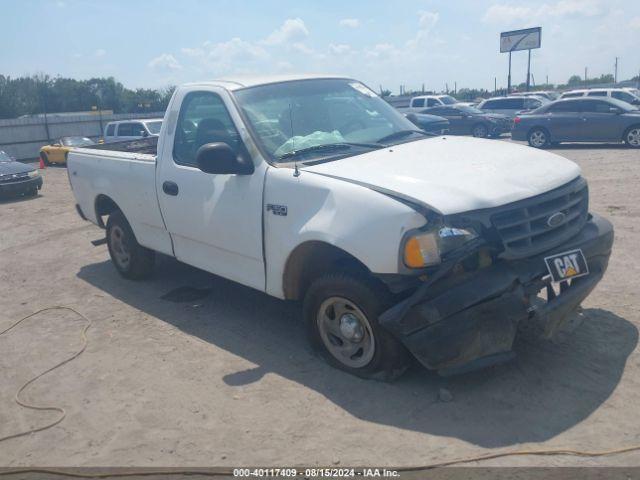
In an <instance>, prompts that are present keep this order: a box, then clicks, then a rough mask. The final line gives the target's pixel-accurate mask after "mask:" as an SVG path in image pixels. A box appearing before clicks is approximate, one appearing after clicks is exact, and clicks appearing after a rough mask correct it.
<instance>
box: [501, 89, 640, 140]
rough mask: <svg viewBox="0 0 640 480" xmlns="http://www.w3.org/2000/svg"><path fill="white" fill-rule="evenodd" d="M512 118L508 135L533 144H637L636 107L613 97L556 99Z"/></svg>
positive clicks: (639, 115)
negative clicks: (512, 123) (512, 124)
mask: <svg viewBox="0 0 640 480" xmlns="http://www.w3.org/2000/svg"><path fill="white" fill-rule="evenodd" d="M513 122H514V126H513V131H512V132H511V138H513V139H514V140H527V141H528V142H529V145H531V146H532V147H536V148H544V147H547V146H549V145H552V144H558V143H560V142H625V143H626V144H627V145H629V146H630V147H633V148H640V110H638V109H637V108H635V107H634V106H633V105H630V104H629V103H626V102H622V101H620V100H616V99H614V98H598V99H595V98H586V97H581V98H568V99H563V100H557V101H555V102H553V103H550V104H548V105H544V106H543V107H540V108H538V109H537V110H534V111H533V112H531V113H527V114H523V115H519V116H517V117H516V118H515V119H514V121H513Z"/></svg>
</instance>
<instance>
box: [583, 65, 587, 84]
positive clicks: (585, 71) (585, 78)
mask: <svg viewBox="0 0 640 480" xmlns="http://www.w3.org/2000/svg"><path fill="white" fill-rule="evenodd" d="M584 83H585V85H586V83H587V67H584Z"/></svg>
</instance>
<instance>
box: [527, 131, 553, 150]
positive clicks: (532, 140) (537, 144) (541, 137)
mask: <svg viewBox="0 0 640 480" xmlns="http://www.w3.org/2000/svg"><path fill="white" fill-rule="evenodd" d="M527 139H528V141H529V145H531V146H532V147H534V148H545V147H547V146H548V145H549V133H548V132H547V131H546V130H545V129H544V128H534V129H533V130H531V131H530V132H529V136H528V138H527Z"/></svg>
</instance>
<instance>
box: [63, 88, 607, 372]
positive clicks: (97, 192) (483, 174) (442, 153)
mask: <svg viewBox="0 0 640 480" xmlns="http://www.w3.org/2000/svg"><path fill="white" fill-rule="evenodd" d="M155 141H157V146H156V145H155V143H154V142H155ZM145 142H146V143H145ZM124 145H126V148H125V147H124ZM110 148H119V149H122V150H125V151H114V150H109V149H110ZM145 151H146V152H147V153H140V152H145ZM68 170H69V178H70V182H71V186H72V189H73V193H74V195H75V197H76V200H77V209H78V212H79V214H80V215H81V216H82V217H83V218H84V219H87V220H89V221H91V222H93V223H95V224H97V225H99V226H100V227H103V228H106V241H107V244H108V247H109V253H110V255H111V258H112V261H113V263H114V265H115V267H116V269H117V270H118V272H120V274H121V275H122V276H123V277H125V278H128V279H139V278H142V277H145V276H147V275H149V274H150V273H151V270H152V267H153V263H154V253H155V252H162V253H163V254H166V255H171V256H173V257H175V258H177V259H178V260H179V261H182V262H185V263H188V264H191V265H194V266H196V267H199V268H201V269H204V270H207V271H209V272H212V273H214V274H216V275H220V276H222V277H226V278H228V279H231V280H234V281H236V282H239V283H241V284H244V285H248V286H250V287H253V288H255V289H258V290H261V291H263V292H266V293H267V294H269V295H273V296H275V297H279V298H282V299H287V300H301V301H303V315H304V321H305V323H306V325H307V326H308V331H309V335H310V339H311V341H312V343H313V344H314V346H316V347H317V348H318V349H319V351H320V352H322V354H323V355H324V356H325V357H326V359H327V360H328V361H329V362H330V363H331V364H333V365H334V366H336V367H338V368H341V369H343V370H346V371H348V372H351V373H354V374H356V375H360V376H363V377H369V378H371V377H376V378H393V377H394V376H397V375H398V374H400V373H401V372H402V371H403V370H404V369H405V367H406V365H407V364H408V362H409V361H410V359H411V357H412V356H413V357H415V358H417V359H418V360H419V361H420V363H422V364H423V365H424V366H426V367H428V368H430V369H435V370H438V371H439V372H440V373H442V374H453V373H457V372H461V371H468V370H471V369H475V368H480V367H483V366H486V365H491V364H495V363H498V362H503V361H506V360H508V359H510V358H512V357H513V355H514V353H513V351H512V345H513V341H514V338H515V336H516V333H517V331H518V329H517V327H518V325H519V324H524V323H527V322H534V321H535V322H538V323H541V324H542V325H544V326H545V330H544V332H545V333H546V334H547V335H548V336H552V335H554V334H555V333H556V332H557V331H558V330H560V329H562V327H563V324H564V323H565V321H566V319H567V318H568V316H569V315H570V314H571V313H572V312H573V311H574V310H575V309H576V308H577V307H578V306H579V304H580V302H581V301H582V300H583V299H584V298H585V297H586V296H587V295H588V294H589V293H590V292H591V290H592V289H593V288H594V286H595V285H596V284H597V283H598V281H599V280H600V279H601V278H602V275H603V274H604V272H605V269H606V267H607V263H608V259H609V255H610V253H611V247H612V244H613V229H612V226H611V224H610V223H609V222H608V221H606V220H605V219H603V218H601V217H599V216H597V215H595V214H590V213H589V212H588V189H587V184H586V181H585V180H584V179H583V178H582V177H581V175H580V169H579V168H578V167H577V166H576V165H575V164H574V163H572V162H570V161H568V160H566V159H564V158H562V157H559V156H557V155H554V154H551V153H549V152H543V151H539V150H534V149H531V148H528V147H524V146H519V145H515V144H510V143H506V142H496V141H491V140H479V139H473V138H467V137H448V136H429V135H427V134H425V133H424V132H422V131H420V130H417V129H416V128H415V127H414V126H413V124H412V123H410V122H409V121H408V120H407V119H405V118H404V117H403V116H402V115H401V114H400V113H398V112H397V111H396V110H395V109H393V108H392V107H391V106H389V105H388V104H387V103H386V102H384V101H383V100H382V99H380V98H379V97H378V96H377V95H376V94H375V93H374V92H372V91H371V90H370V89H369V88H368V87H366V86H365V85H363V84H362V83H360V82H358V81H356V80H353V79H349V78H341V77H329V76H327V77H321V76H288V77H277V78H248V79H235V80H221V81H214V82H207V83H195V84H189V85H184V86H182V87H180V88H178V89H177V90H176V92H175V94H174V95H173V98H172V100H171V102H170V104H169V106H168V109H167V112H166V115H165V119H164V121H163V124H162V130H161V132H160V136H159V137H158V138H157V139H145V140H143V141H139V142H131V144H117V145H115V146H113V145H97V146H95V147H92V148H85V149H76V150H73V151H72V152H70V153H69V159H68ZM105 219H106V222H105Z"/></svg>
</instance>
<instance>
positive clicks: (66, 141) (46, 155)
mask: <svg viewBox="0 0 640 480" xmlns="http://www.w3.org/2000/svg"><path fill="white" fill-rule="evenodd" d="M94 143H95V142H94V141H93V140H91V139H90V138H88V137H62V138H60V139H58V140H56V141H54V142H53V143H52V144H51V145H45V146H44V147H42V148H41V149H40V158H42V161H43V162H44V164H45V165H51V164H52V163H61V164H66V163H67V154H68V153H69V150H71V149H72V148H74V147H87V146H89V145H93V144H94Z"/></svg>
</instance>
